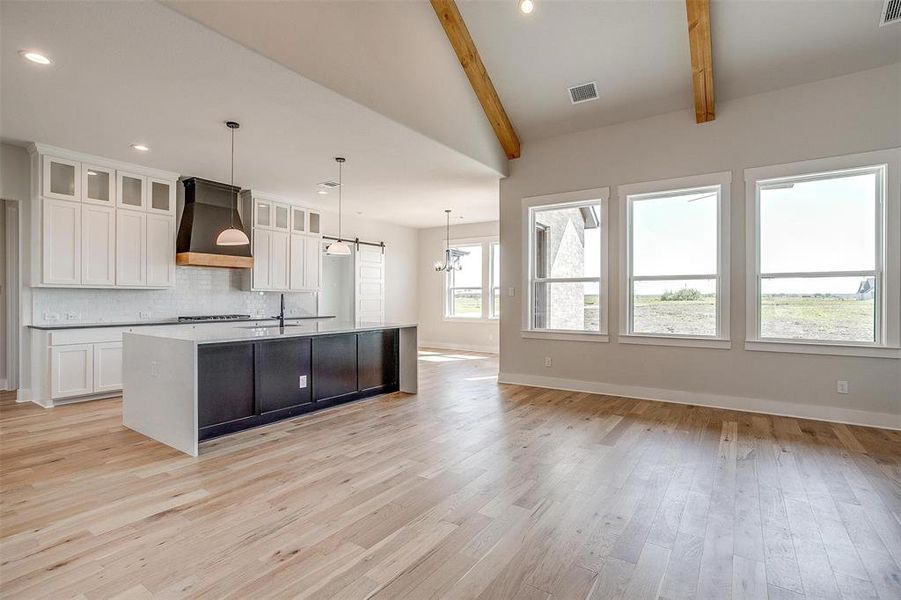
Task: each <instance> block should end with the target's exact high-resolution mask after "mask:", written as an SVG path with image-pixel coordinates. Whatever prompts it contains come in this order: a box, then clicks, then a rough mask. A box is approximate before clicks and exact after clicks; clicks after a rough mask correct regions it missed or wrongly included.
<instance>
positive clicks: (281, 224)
mask: <svg viewBox="0 0 901 600" xmlns="http://www.w3.org/2000/svg"><path fill="white" fill-rule="evenodd" d="M272 216H273V219H272V228H273V229H276V230H278V231H285V232H287V231H288V230H289V229H290V227H289V217H290V212H289V210H288V207H287V206H285V205H284V204H273V205H272Z"/></svg>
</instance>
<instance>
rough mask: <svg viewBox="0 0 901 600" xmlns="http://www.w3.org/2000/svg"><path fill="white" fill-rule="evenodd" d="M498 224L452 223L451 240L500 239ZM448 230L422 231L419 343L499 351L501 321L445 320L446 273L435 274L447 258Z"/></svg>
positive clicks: (419, 265)
mask: <svg viewBox="0 0 901 600" xmlns="http://www.w3.org/2000/svg"><path fill="white" fill-rule="evenodd" d="M497 234H498V222H497V221H489V222H486V223H468V224H465V225H454V224H453V223H451V240H462V239H467V238H484V237H497ZM445 238H446V235H445V228H444V227H432V228H429V229H420V230H419V249H420V257H419V262H418V267H417V268H418V269H419V271H420V273H421V274H420V276H419V281H420V284H419V340H420V344H421V345H428V346H434V347H439V348H457V349H460V350H479V351H484V352H497V349H498V339H499V337H498V323H497V321H482V320H478V321H472V322H466V321H463V320H460V319H457V320H454V321H446V320H445V319H444V281H445V278H444V274H442V273H436V272H435V267H434V264H435V261H436V260H441V259H442V257H443V256H444V246H445V244H444V240H445Z"/></svg>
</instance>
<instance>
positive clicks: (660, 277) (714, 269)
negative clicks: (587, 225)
mask: <svg viewBox="0 0 901 600" xmlns="http://www.w3.org/2000/svg"><path fill="white" fill-rule="evenodd" d="M731 181H732V176H731V173H730V172H725V173H716V174H712V175H702V176H697V177H686V178H681V179H671V180H667V181H657V182H650V183H641V184H633V185H625V186H620V187H619V188H618V194H619V196H620V200H621V207H622V215H623V232H622V233H623V235H622V239H623V265H622V274H623V280H622V281H621V290H622V304H621V306H622V309H621V311H620V314H621V316H622V319H621V321H622V322H621V327H622V328H621V331H622V334H621V335H620V341H623V342H627V343H653V344H666V345H669V344H675V345H700V346H709V347H722V348H728V347H729V341H728V340H729V310H728V307H729V242H728V238H729V236H728V231H729V186H730V183H731Z"/></svg>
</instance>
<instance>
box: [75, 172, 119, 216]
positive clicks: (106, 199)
mask: <svg viewBox="0 0 901 600" xmlns="http://www.w3.org/2000/svg"><path fill="white" fill-rule="evenodd" d="M81 191H82V200H83V201H84V202H92V203H94V204H103V205H105V206H114V205H115V203H116V171H115V169H111V168H109V167H102V166H100V165H92V164H88V163H82V164H81Z"/></svg>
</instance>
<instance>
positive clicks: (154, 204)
mask: <svg viewBox="0 0 901 600" xmlns="http://www.w3.org/2000/svg"><path fill="white" fill-rule="evenodd" d="M147 192H148V196H149V197H150V202H149V204H148V205H147V210H148V211H149V212H155V213H161V214H166V215H174V214H175V184H174V183H173V182H171V181H166V180H165V179H155V178H153V177H148V178H147Z"/></svg>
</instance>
